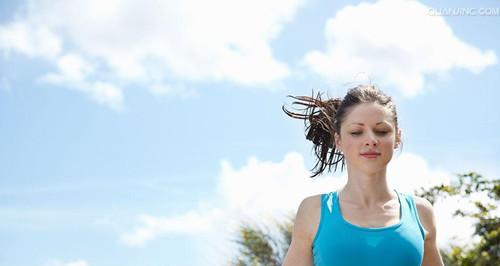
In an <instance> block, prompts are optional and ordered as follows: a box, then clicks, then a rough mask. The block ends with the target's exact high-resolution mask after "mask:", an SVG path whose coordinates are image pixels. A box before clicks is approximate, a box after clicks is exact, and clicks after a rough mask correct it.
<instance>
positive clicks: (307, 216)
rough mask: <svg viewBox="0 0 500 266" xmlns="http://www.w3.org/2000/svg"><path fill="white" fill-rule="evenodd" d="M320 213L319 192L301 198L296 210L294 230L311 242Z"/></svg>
mask: <svg viewBox="0 0 500 266" xmlns="http://www.w3.org/2000/svg"><path fill="white" fill-rule="evenodd" d="M320 215H321V194H318V195H313V196H308V197H306V198H304V199H303V200H302V202H301V203H300V205H299V208H298V210H297V215H296V218H295V225H294V231H295V230H297V231H301V232H300V234H302V235H303V236H305V237H307V239H308V240H310V241H311V242H312V240H313V238H314V235H315V234H316V230H317V228H318V225H319V219H320Z"/></svg>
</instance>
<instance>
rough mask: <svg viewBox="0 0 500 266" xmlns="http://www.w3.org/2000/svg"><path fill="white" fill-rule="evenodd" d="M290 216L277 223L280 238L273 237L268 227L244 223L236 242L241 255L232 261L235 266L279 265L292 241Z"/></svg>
mask: <svg viewBox="0 0 500 266" xmlns="http://www.w3.org/2000/svg"><path fill="white" fill-rule="evenodd" d="M291 217H292V216H289V217H288V219H286V221H285V222H283V223H276V227H277V228H278V231H279V236H280V237H279V238H276V237H273V236H272V235H271V233H270V231H271V230H270V229H269V228H268V227H265V226H262V228H259V227H257V226H252V225H249V224H244V225H242V226H241V227H240V229H239V236H238V239H237V240H235V242H236V243H237V244H238V245H239V255H238V256H237V258H236V259H235V260H234V261H233V262H231V265H234V266H279V265H282V264H283V261H284V259H285V256H286V252H287V251H288V247H289V246H290V243H291V241H292V228H293V219H292V218H291Z"/></svg>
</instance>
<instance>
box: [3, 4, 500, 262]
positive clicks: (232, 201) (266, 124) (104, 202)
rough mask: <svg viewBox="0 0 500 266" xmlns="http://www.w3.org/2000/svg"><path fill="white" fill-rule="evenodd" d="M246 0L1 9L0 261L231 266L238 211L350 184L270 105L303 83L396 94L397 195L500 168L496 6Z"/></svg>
mask: <svg viewBox="0 0 500 266" xmlns="http://www.w3.org/2000/svg"><path fill="white" fill-rule="evenodd" d="M245 2H246V1H222V0H221V1H215V2H213V1H211V2H210V3H208V2H207V3H204V2H203V1H194V0H193V1H173V0H172V1H164V2H162V3H159V2H155V1H140V2H139V1H108V2H106V4H105V3H101V2H99V1H55V2H54V1H28V2H24V1H2V2H1V3H0V53H1V57H0V132H1V138H0V217H2V219H0V247H1V250H2V251H0V265H16V266H24V265H42V266H99V265H124V266H125V265H179V266H182V265H224V262H227V261H228V260H229V259H230V258H231V257H232V255H233V254H234V246H233V245H231V244H230V243H229V241H228V239H230V238H231V237H232V236H234V230H235V228H237V227H236V226H237V224H238V221H239V219H250V220H256V221H262V222H264V221H268V219H270V217H280V215H282V214H284V213H285V212H286V211H287V210H293V211H294V210H295V209H296V207H297V206H298V203H299V202H300V200H301V199H302V198H304V197H305V196H307V195H312V194H314V193H321V192H326V191H332V190H335V189H337V188H338V187H340V185H341V184H342V183H343V182H345V173H344V174H340V173H339V174H335V175H333V174H329V175H326V176H325V177H321V178H318V179H317V180H315V181H311V180H309V178H308V170H309V169H311V168H312V166H313V163H314V161H313V159H314V157H313V154H312V153H311V147H312V146H311V145H310V143H309V142H307V141H306V139H305V137H304V131H303V124H302V122H301V121H298V120H295V121H294V120H291V119H290V118H288V117H286V115H284V113H283V112H282V111H281V106H282V105H283V104H287V103H290V100H289V99H287V98H286V95H289V94H292V95H310V94H311V90H312V89H314V90H315V91H323V92H328V94H329V95H331V96H341V95H342V94H343V93H344V92H345V91H346V90H347V89H348V88H349V87H350V86H351V85H352V84H357V83H363V82H366V81H367V80H372V81H373V83H375V84H377V85H379V87H380V88H381V89H383V90H384V91H385V92H387V93H388V94H390V95H391V96H393V98H394V100H395V101H396V103H397V106H398V112H399V121H400V126H401V128H402V131H403V149H402V151H401V152H398V153H396V155H395V158H394V159H393V161H392V162H391V164H390V165H389V172H388V175H389V176H390V178H391V179H390V180H391V182H392V184H393V185H394V187H395V188H398V189H400V190H401V191H409V192H411V191H412V189H414V188H417V187H419V186H430V185H433V184H438V183H440V182H445V183H446V182H451V181H452V179H453V176H454V173H461V172H464V171H477V172H479V173H481V174H483V175H484V176H486V177H488V178H499V176H500V168H499V166H498V161H499V160H500V139H499V138H498V135H499V133H500V128H499V124H500V123H499V122H498V121H500V107H499V106H498V103H499V101H498V99H499V98H500V92H499V90H498V88H497V84H498V83H499V82H500V75H499V73H500V67H499V63H498V60H499V59H498V58H499V53H500V38H498V34H496V32H497V31H498V29H497V27H498V26H497V25H499V22H500V15H498V13H497V15H496V16H495V15H493V16H486V15H484V13H480V12H486V11H485V9H482V10H480V8H490V9H488V10H489V11H492V10H493V11H495V9H494V8H496V9H498V8H499V7H500V6H499V5H498V2H496V1H476V2H470V1H445V2H442V3H439V5H437V4H436V3H433V2H430V1H420V2H418V1H365V2H359V1H319V0H313V1H305V0H285V1H270V2H269V1H252V3H251V4H248V3H247V4H245ZM446 8H448V10H449V9H450V8H451V9H453V8H455V9H454V10H457V9H458V8H461V9H462V10H465V11H467V12H469V13H468V14H463V13H462V15H455V16H451V15H446V14H441V15H439V14H437V12H438V11H441V12H442V13H444V12H446V10H447V9H446ZM465 11H464V12H465ZM471 12H472V13H471ZM474 12H475V13H474ZM497 12H498V10H497ZM432 14H434V15H432ZM436 14H437V15H436ZM450 204H452V203H450V202H448V203H446V202H442V203H436V206H435V208H436V210H437V213H438V219H439V220H438V230H439V229H441V231H438V237H439V239H438V241H439V244H440V246H441V247H446V245H448V243H449V241H450V239H451V237H452V236H453V235H455V234H460V233H461V232H463V230H469V232H470V221H465V220H464V221H462V222H459V221H457V220H454V225H455V226H446V224H448V225H449V222H450V221H451V220H450V219H451V218H450V215H449V213H446V211H445V210H447V209H450V206H456V205H450ZM453 204H458V203H456V202H455V203H453ZM462 235H463V234H462ZM464 239H466V236H465V238H464ZM456 241H460V239H458V240H456ZM462 241H464V240H463V239H462Z"/></svg>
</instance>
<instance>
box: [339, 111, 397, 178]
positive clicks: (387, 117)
mask: <svg viewBox="0 0 500 266" xmlns="http://www.w3.org/2000/svg"><path fill="white" fill-rule="evenodd" d="M400 139H401V131H400V130H398V132H396V129H395V125H394V122H393V117H392V114H391V112H390V111H389V110H388V109H387V108H385V107H383V106H381V105H380V104H377V103H362V104H359V105H355V106H353V107H351V110H349V111H348V112H347V115H346V117H345V118H344V121H343V122H342V125H341V129H340V136H339V135H338V134H337V133H335V143H336V145H337V147H338V148H339V149H340V150H341V151H342V153H343V154H344V157H345V160H346V164H347V167H348V169H353V170H354V169H357V170H360V171H362V172H365V173H373V172H378V171H381V170H385V168H386V167H387V164H388V163H389V161H390V160H391V158H392V154H393V150H394V149H395V148H397V145H398V144H399V142H400ZM366 153H376V155H367V154H366Z"/></svg>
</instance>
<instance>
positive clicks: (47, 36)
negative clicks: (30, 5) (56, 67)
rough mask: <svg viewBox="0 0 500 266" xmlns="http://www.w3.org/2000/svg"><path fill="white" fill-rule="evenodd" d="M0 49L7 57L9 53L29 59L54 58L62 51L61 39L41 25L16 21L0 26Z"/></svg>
mask: <svg viewBox="0 0 500 266" xmlns="http://www.w3.org/2000/svg"><path fill="white" fill-rule="evenodd" d="M0 49H3V50H4V51H5V53H6V54H7V55H8V54H9V53H10V52H11V51H15V52H17V53H22V54H25V55H27V56H30V57H35V56H41V57H46V58H48V59H50V58H55V57H56V56H57V55H58V54H59V53H60V52H61V50H62V44H61V39H60V38H59V36H57V35H56V34H54V33H53V32H52V31H51V30H50V29H49V28H47V27H46V26H43V25H36V24H31V23H29V22H28V21H16V22H12V23H9V24H6V25H0Z"/></svg>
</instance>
